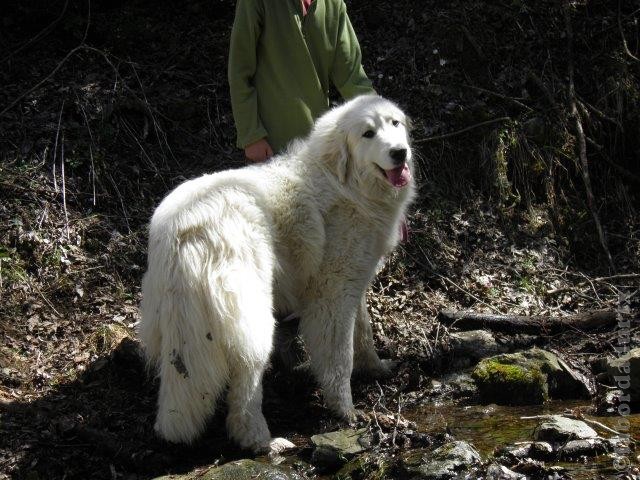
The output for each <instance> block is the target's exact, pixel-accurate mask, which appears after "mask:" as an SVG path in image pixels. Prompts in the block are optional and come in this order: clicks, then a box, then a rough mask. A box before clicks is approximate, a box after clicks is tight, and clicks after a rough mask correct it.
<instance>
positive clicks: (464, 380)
mask: <svg viewBox="0 0 640 480" xmlns="http://www.w3.org/2000/svg"><path fill="white" fill-rule="evenodd" d="M439 383H440V385H439V390H440V391H438V392H435V393H437V394H439V395H440V396H447V397H448V398H460V397H470V396H473V395H476V394H477V393H478V387H477V386H476V383H475V382H474V380H473V378H472V377H471V375H470V374H468V373H464V372H457V373H450V374H448V375H445V376H444V377H442V378H441V379H440V382H439Z"/></svg>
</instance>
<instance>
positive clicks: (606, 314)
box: [438, 310, 617, 334]
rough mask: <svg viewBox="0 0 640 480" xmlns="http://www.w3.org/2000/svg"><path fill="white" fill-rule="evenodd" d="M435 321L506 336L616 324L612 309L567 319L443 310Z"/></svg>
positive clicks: (593, 328) (589, 328)
mask: <svg viewBox="0 0 640 480" xmlns="http://www.w3.org/2000/svg"><path fill="white" fill-rule="evenodd" d="M438 320H439V321H440V322H441V323H444V324H445V325H447V326H454V327H457V328H460V329H462V330H474V329H481V328H484V329H487V330H492V331H498V332H505V333H532V334H551V333H559V332H562V331H565V330H570V329H575V330H595V329H597V328H602V327H607V326H610V325H613V324H615V323H616V320H617V312H616V311H614V310H596V311H593V312H584V313H579V314H575V315H570V316H566V317H553V316H549V315H531V316H527V315H496V314H493V313H475V312H469V311H461V312H454V311H452V310H442V311H441V312H440V313H439V314H438Z"/></svg>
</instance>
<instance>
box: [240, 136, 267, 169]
mask: <svg viewBox="0 0 640 480" xmlns="http://www.w3.org/2000/svg"><path fill="white" fill-rule="evenodd" d="M244 155H245V156H246V157H247V159H248V160H249V161H251V162H256V163H258V162H264V161H265V160H267V159H269V158H271V157H273V150H272V149H271V145H269V142H267V139H266V138H261V139H260V140H258V141H257V142H253V143H252V144H250V145H247V146H246V147H244Z"/></svg>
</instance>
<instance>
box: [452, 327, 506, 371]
mask: <svg viewBox="0 0 640 480" xmlns="http://www.w3.org/2000/svg"><path fill="white" fill-rule="evenodd" d="M449 341H450V342H451V354H452V356H453V363H454V366H455V368H464V367H470V366H471V365H475V364H476V362H478V360H482V359H483V358H486V357H491V356H493V355H497V354H499V353H504V352H506V351H507V348H506V347H504V346H502V345H499V344H498V342H497V341H496V339H495V337H494V336H493V335H492V334H491V333H489V332H487V331H485V330H471V331H468V332H457V333H452V334H451V337H450V339H449Z"/></svg>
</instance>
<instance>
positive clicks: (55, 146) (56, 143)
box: [53, 99, 65, 193]
mask: <svg viewBox="0 0 640 480" xmlns="http://www.w3.org/2000/svg"><path fill="white" fill-rule="evenodd" d="M64 102H65V99H62V105H61V106H60V114H59V115H58V128H56V140H55V142H54V144H53V188H54V190H55V191H56V193H58V181H57V180H56V157H57V154H58V135H59V134H60V122H61V120H62V110H63V109H64Z"/></svg>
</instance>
